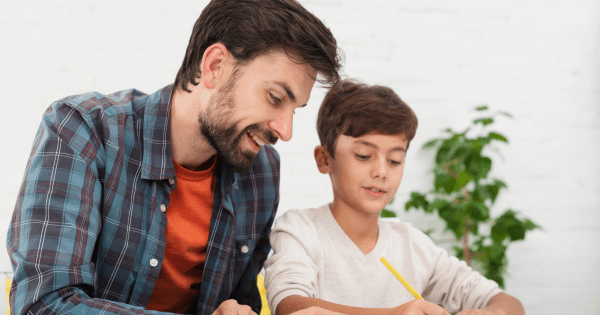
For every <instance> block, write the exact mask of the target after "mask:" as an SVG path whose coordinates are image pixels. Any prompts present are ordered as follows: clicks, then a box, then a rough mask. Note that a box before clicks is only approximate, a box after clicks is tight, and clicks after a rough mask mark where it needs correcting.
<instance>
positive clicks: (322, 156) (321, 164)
mask: <svg viewBox="0 0 600 315" xmlns="http://www.w3.org/2000/svg"><path fill="white" fill-rule="evenodd" d="M330 158H331V155H330V154H329V152H328V151H327V149H325V147H323V146H321V145H320V146H317V147H316V148H315V161H316V162H317V168H318V169H319V172H321V174H328V173H329V172H331V160H330Z"/></svg>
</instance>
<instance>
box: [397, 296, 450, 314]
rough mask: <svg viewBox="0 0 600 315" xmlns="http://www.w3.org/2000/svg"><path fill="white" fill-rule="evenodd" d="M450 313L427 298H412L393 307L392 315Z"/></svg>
mask: <svg viewBox="0 0 600 315" xmlns="http://www.w3.org/2000/svg"><path fill="white" fill-rule="evenodd" d="M396 314H398V315H450V312H448V311H447V310H446V309H445V308H443V307H441V306H439V305H436V304H433V303H430V302H427V301H425V300H418V299H417V300H412V301H410V302H407V303H404V304H402V305H400V306H396V307H394V308H392V312H391V313H390V315H396Z"/></svg>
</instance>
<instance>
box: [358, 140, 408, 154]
mask: <svg viewBox="0 0 600 315" xmlns="http://www.w3.org/2000/svg"><path fill="white" fill-rule="evenodd" d="M356 143H358V144H362V145H366V146H368V147H371V148H373V149H378V147H377V146H376V145H375V144H373V143H371V142H368V141H365V140H359V141H356ZM394 151H402V152H406V149H405V148H403V147H395V148H392V149H391V150H390V152H394Z"/></svg>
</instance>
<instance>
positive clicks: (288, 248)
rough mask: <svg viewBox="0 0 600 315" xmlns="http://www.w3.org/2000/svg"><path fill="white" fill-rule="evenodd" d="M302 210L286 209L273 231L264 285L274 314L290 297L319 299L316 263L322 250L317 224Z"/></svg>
mask: <svg viewBox="0 0 600 315" xmlns="http://www.w3.org/2000/svg"><path fill="white" fill-rule="evenodd" d="M301 212H302V211H297V210H290V211H288V212H286V213H285V214H284V215H283V216H281V217H280V218H278V219H277V222H276V224H275V227H274V229H273V232H272V233H271V245H272V246H273V255H271V257H269V258H268V259H267V262H266V263H265V268H266V270H265V288H266V289H267V299H268V301H269V307H270V309H271V312H273V313H274V312H276V310H277V306H278V305H279V303H280V302H281V301H282V300H283V299H284V298H286V297H288V296H292V295H300V296H304V297H313V298H319V291H318V285H317V275H318V266H317V264H316V263H315V262H317V261H319V257H318V256H320V255H321V250H320V248H319V243H318V236H317V231H316V229H315V227H314V224H313V223H312V222H311V221H310V219H309V218H308V217H307V216H305V215H302V214H301Z"/></svg>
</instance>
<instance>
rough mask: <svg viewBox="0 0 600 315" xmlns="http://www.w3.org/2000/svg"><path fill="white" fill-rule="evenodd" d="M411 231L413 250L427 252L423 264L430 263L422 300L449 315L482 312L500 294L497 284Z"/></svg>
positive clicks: (423, 235) (416, 232)
mask: <svg viewBox="0 0 600 315" xmlns="http://www.w3.org/2000/svg"><path fill="white" fill-rule="evenodd" d="M412 229H413V233H412V234H413V236H414V247H415V248H419V249H421V250H422V249H424V250H426V251H428V253H427V254H426V255H425V256H427V258H426V260H429V261H430V262H431V264H432V265H431V267H432V274H431V275H430V280H429V282H428V285H427V287H426V289H425V290H424V291H423V298H425V299H426V300H427V301H429V302H432V303H435V304H438V303H440V304H442V305H443V306H444V307H445V308H446V309H447V310H448V311H449V312H452V313H454V312H458V311H460V310H463V309H482V308H485V307H486V306H487V303H488V302H489V300H490V299H491V298H492V297H493V296H494V295H496V294H498V293H500V292H502V290H501V289H499V287H498V284H497V283H496V282H494V281H492V280H489V279H487V278H485V277H484V276H483V275H481V274H480V273H479V272H477V271H474V270H473V269H472V268H471V267H469V266H467V263H466V262H464V261H460V260H458V258H456V257H454V256H449V255H448V252H447V251H446V250H445V249H443V248H441V247H438V246H436V245H435V244H434V243H433V241H432V240H431V239H430V238H429V237H428V236H427V235H425V234H424V233H423V232H421V231H420V230H418V229H416V228H412Z"/></svg>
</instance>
